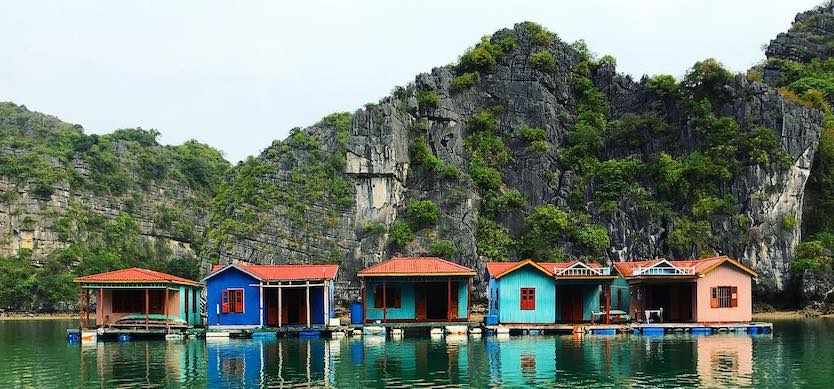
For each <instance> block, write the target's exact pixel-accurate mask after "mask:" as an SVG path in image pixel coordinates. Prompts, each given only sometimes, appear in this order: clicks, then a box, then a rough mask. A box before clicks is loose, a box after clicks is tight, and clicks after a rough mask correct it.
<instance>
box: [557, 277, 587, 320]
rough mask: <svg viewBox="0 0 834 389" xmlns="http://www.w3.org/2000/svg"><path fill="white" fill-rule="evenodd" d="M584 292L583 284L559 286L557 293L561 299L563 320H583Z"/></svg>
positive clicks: (561, 318)
mask: <svg viewBox="0 0 834 389" xmlns="http://www.w3.org/2000/svg"><path fill="white" fill-rule="evenodd" d="M583 292H584V290H583V287H582V286H581V285H564V286H561V287H560V288H559V291H558V292H557V295H558V299H559V300H560V301H561V307H560V308H561V317H560V321H561V322H565V323H577V322H581V321H582V320H583V315H582V314H583V311H584V309H583V303H584V301H583V298H582V295H583Z"/></svg>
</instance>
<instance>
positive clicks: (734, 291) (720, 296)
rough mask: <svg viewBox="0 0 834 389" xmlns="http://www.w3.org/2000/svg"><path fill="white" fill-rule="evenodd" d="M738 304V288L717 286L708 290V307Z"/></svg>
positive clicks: (724, 306) (728, 306) (731, 306)
mask: <svg viewBox="0 0 834 389" xmlns="http://www.w3.org/2000/svg"><path fill="white" fill-rule="evenodd" d="M737 306H738V288H737V287H735V286H718V287H715V288H712V289H711V290H710V307H712V308H733V307H737Z"/></svg>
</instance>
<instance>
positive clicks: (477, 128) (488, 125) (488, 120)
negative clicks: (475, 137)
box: [466, 109, 498, 134]
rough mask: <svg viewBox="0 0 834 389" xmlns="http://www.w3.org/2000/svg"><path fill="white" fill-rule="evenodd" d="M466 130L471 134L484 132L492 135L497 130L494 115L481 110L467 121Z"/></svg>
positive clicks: (496, 121)
mask: <svg viewBox="0 0 834 389" xmlns="http://www.w3.org/2000/svg"><path fill="white" fill-rule="evenodd" d="M466 128H467V129H468V130H469V132H471V133H476V132H486V133H490V134H494V133H495V132H496V131H497V130H498V119H496V118H495V115H494V114H493V113H492V112H491V111H489V110H487V109H482V110H480V111H478V113H476V114H475V115H473V116H472V118H470V119H469V124H468V125H467V127H466Z"/></svg>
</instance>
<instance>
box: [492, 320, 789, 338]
mask: <svg viewBox="0 0 834 389" xmlns="http://www.w3.org/2000/svg"><path fill="white" fill-rule="evenodd" d="M484 330H486V333H488V334H511V335H541V334H571V333H572V334H590V335H617V334H639V335H666V334H674V333H691V334H693V335H712V334H716V333H724V332H733V333H739V332H744V333H748V334H768V333H771V332H773V324H772V323H764V322H751V323H648V324H640V323H635V324H581V323H580V324H499V325H485V326H484Z"/></svg>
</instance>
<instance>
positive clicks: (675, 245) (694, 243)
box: [668, 218, 713, 258]
mask: <svg viewBox="0 0 834 389" xmlns="http://www.w3.org/2000/svg"><path fill="white" fill-rule="evenodd" d="M712 240H713V234H712V226H710V224H709V222H708V221H699V222H693V221H690V220H686V219H682V218H677V219H675V227H674V229H673V230H672V233H671V234H670V235H669V241H668V243H669V247H670V248H671V249H672V254H674V255H675V256H677V257H681V258H686V257H689V256H691V255H692V254H695V255H697V256H702V255H708V254H710V253H711V250H712V248H711V244H712Z"/></svg>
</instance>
